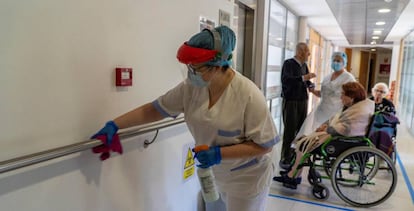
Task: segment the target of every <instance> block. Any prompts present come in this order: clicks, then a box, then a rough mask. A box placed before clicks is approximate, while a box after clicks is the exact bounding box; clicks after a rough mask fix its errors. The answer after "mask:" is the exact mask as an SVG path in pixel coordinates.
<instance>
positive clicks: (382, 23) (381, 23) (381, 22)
mask: <svg viewBox="0 0 414 211" xmlns="http://www.w3.org/2000/svg"><path fill="white" fill-rule="evenodd" d="M375 25H377V26H382V25H385V22H384V21H378V22H376V23H375Z"/></svg>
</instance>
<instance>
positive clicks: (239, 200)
mask: <svg viewBox="0 0 414 211" xmlns="http://www.w3.org/2000/svg"><path fill="white" fill-rule="evenodd" d="M269 190H270V187H266V188H265V189H264V190H263V191H262V192H260V193H258V194H257V195H255V196H252V197H245V196H238V195H228V194H227V193H220V198H219V199H218V200H217V201H215V202H212V203H206V211H265V208H266V200H267V198H268V195H269Z"/></svg>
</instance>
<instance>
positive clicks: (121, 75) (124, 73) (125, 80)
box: [115, 67, 132, 86]
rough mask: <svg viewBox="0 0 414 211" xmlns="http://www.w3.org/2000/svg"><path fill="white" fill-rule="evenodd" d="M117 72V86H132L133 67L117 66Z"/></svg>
mask: <svg viewBox="0 0 414 211" xmlns="http://www.w3.org/2000/svg"><path fill="white" fill-rule="evenodd" d="M115 72H116V76H115V82H116V86H132V68H125V67H117V68H116V69H115Z"/></svg>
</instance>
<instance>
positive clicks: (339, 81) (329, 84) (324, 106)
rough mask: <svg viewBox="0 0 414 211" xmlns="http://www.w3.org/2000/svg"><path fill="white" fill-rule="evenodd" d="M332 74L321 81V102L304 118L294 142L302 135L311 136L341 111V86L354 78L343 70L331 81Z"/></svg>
mask: <svg viewBox="0 0 414 211" xmlns="http://www.w3.org/2000/svg"><path fill="white" fill-rule="evenodd" d="M332 74H333V72H332V73H330V74H328V75H327V76H326V77H325V78H324V79H323V80H322V86H321V101H320V102H319V104H318V106H317V107H316V109H314V110H313V111H312V112H311V113H309V115H308V116H307V117H306V119H305V121H304V122H303V124H302V127H301V128H300V131H299V133H298V134H297V135H296V138H295V140H296V139H298V138H300V137H301V136H303V135H309V134H311V133H312V132H314V131H315V130H316V128H318V127H319V126H320V125H321V124H323V123H324V122H326V121H327V120H328V119H329V118H331V117H332V116H333V115H335V114H336V113H337V112H339V111H340V110H341V109H342V107H343V105H342V101H341V92H342V85H343V84H345V83H348V82H351V81H355V78H354V76H353V75H352V74H351V73H349V72H348V71H346V70H345V71H344V72H342V74H341V75H339V76H338V77H337V78H335V80H333V81H331V77H332Z"/></svg>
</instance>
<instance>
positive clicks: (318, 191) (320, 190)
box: [312, 184, 329, 200]
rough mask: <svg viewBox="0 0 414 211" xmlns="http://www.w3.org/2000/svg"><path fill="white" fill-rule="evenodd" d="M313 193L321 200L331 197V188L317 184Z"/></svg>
mask: <svg viewBox="0 0 414 211" xmlns="http://www.w3.org/2000/svg"><path fill="white" fill-rule="evenodd" d="M312 195H313V196H314V197H315V198H317V199H320V200H324V199H327V198H328V197H329V189H328V188H326V187H325V185H322V184H315V185H313V188H312Z"/></svg>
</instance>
